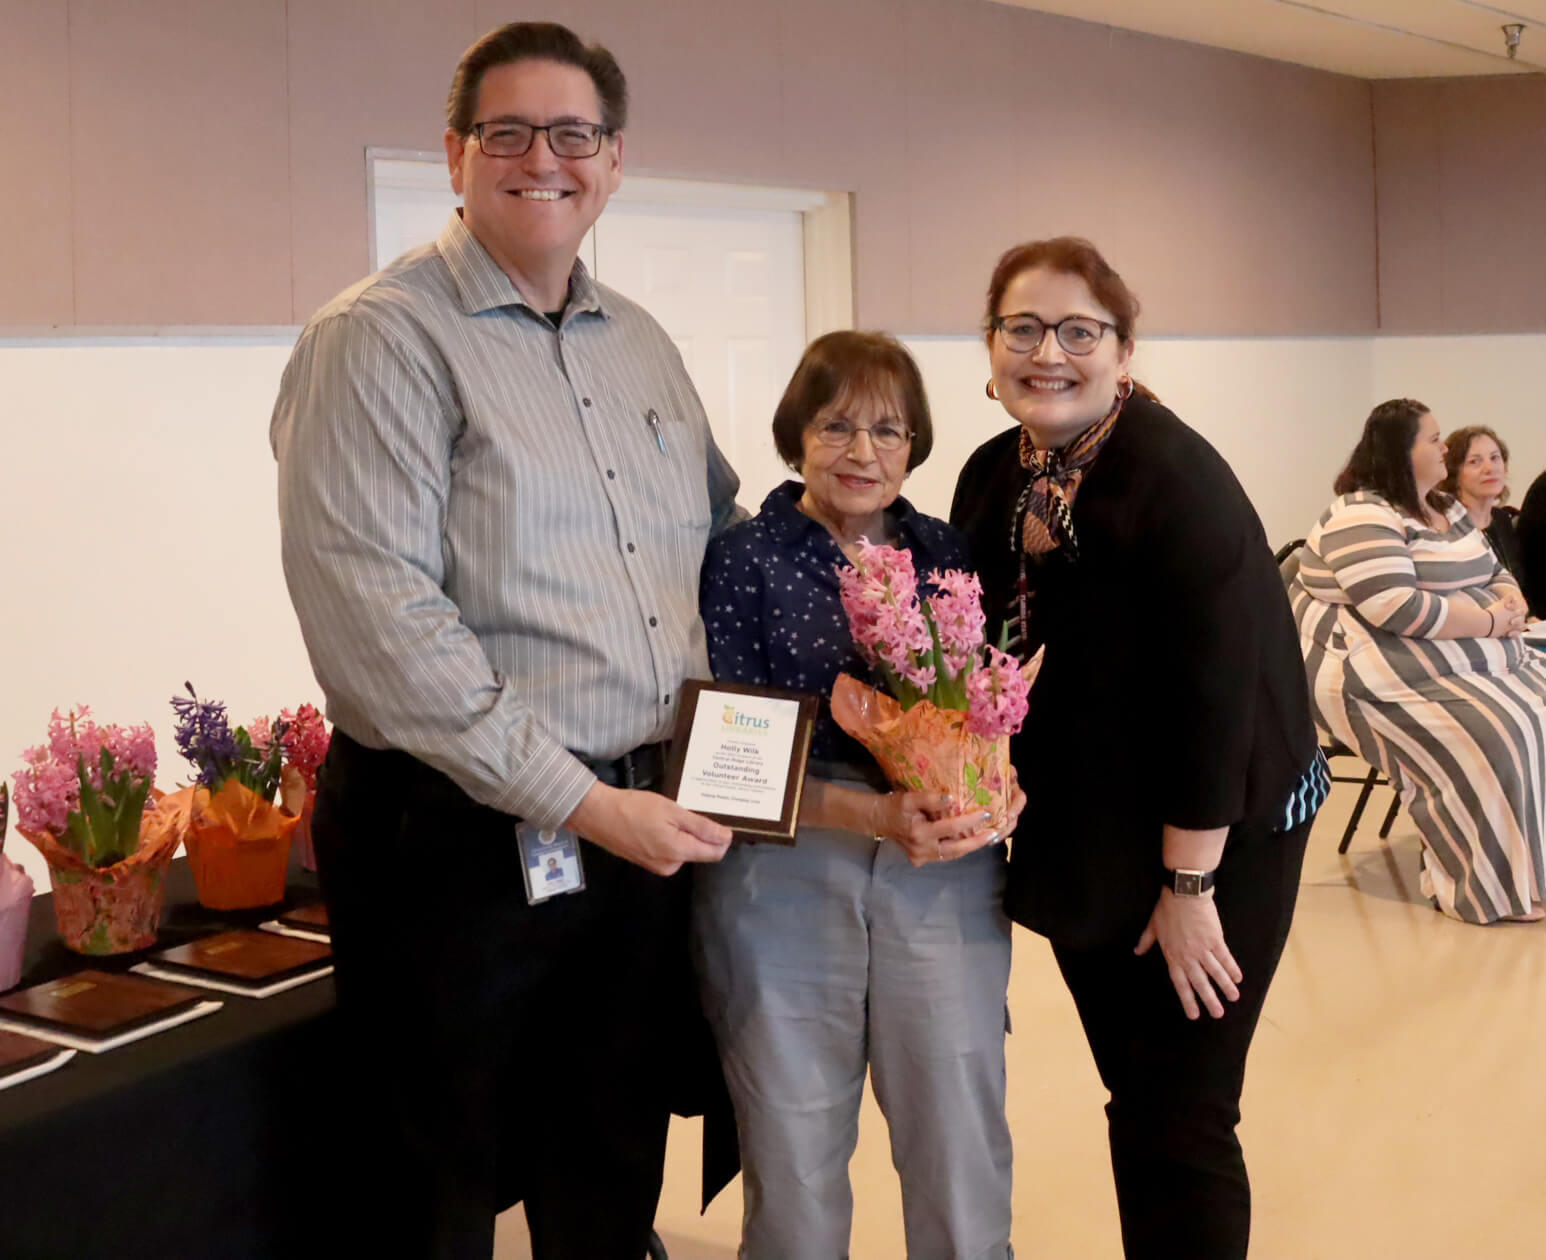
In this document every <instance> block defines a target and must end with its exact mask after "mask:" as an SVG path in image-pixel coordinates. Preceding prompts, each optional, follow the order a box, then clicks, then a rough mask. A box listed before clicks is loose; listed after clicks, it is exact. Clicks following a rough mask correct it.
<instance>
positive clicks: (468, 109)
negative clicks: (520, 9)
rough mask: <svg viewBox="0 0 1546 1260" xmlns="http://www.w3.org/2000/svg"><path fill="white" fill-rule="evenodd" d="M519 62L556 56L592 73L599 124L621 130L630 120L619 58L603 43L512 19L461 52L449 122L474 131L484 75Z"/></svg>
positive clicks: (459, 131) (552, 24)
mask: <svg viewBox="0 0 1546 1260" xmlns="http://www.w3.org/2000/svg"><path fill="white" fill-rule="evenodd" d="M515 61H556V62H557V63H558V64H559V65H563V66H578V67H579V68H580V69H581V70H583V71H585V73H586V74H588V75H590V78H591V82H592V83H594V84H595V85H596V95H597V96H599V97H600V98H601V125H602V126H603V127H605V128H606V129H607V130H608V131H621V130H622V129H623V128H624V127H626V126H627V125H628V81H627V80H626V79H625V78H623V71H622V69H621V67H619V66H618V64H617V58H616V57H614V56H613V55H612V54H611V53H609V52H608V51H607V50H606V49H605V48H603V47H602V46H601V45H600V44H586V43H585V42H584V41H583V40H581V39H580V37H579V36H578V35H576V34H575V33H574V32H573V31H571V30H570V29H569V28H568V27H567V26H560V25H559V24H558V23H557V22H510V23H508V24H506V25H504V26H501V27H499V28H498V29H497V30H492V31H490V32H489V33H488V34H487V35H485V36H484V37H483V38H482V39H480V40H479V41H478V42H477V43H476V44H474V45H473V46H472V47H471V48H469V49H468V50H467V51H466V52H464V53H463V54H462V59H461V61H459V62H458V63H457V66H456V73H455V74H454V75H452V76H451V94H450V96H449V98H448V99H447V101H446V124H447V126H449V127H450V128H451V130H452V131H454V132H456V134H457V135H459V136H466V135H470V134H471V132H472V125H473V123H475V122H477V121H478V119H477V118H476V117H474V115H475V113H476V111H477V108H478V93H479V91H481V90H482V87H483V76H484V75H485V74H487V73H488V72H489V71H490V70H492V69H493V68H494V67H495V66H505V65H509V64H510V63H511V62H515Z"/></svg>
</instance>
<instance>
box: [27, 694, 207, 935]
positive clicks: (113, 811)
mask: <svg viewBox="0 0 1546 1260" xmlns="http://www.w3.org/2000/svg"><path fill="white" fill-rule="evenodd" d="M22 757H23V761H24V762H25V764H24V765H23V766H22V768H21V770H20V771H18V772H17V774H16V797H15V800H16V821H17V829H18V830H19V831H20V832H21V833H22V835H24V836H26V837H27V839H28V840H30V841H31V842H32V843H33V844H35V845H37V847H38V849H39V850H40V851H41V852H42V854H43V857H44V859H45V860H46V861H47V862H48V871H49V878H50V881H51V882H52V884H53V889H54V912H55V915H56V917H57V919H58V922H59V935H60V938H61V939H62V940H63V941H64V943H65V945H66V946H68V947H69V948H70V949H73V950H75V951H77V952H78V953H83V954H117V953H124V952H126V951H129V950H135V949H144V948H146V947H147V946H149V945H152V944H154V942H155V939H156V930H157V928H158V927H159V926H160V922H161V909H162V905H163V903H164V900H165V894H166V889H165V879H164V877H165V874H166V868H167V865H168V864H169V863H170V862H171V860H172V855H173V853H175V852H176V850H177V845H178V842H179V841H180V840H181V839H182V838H183V832H184V823H183V820H182V819H181V818H180V817H179V816H178V815H177V813H176V812H175V811H169V810H164V809H162V808H161V807H160V806H159V804H158V803H157V802H156V801H155V800H154V799H153V797H154V795H155V789H154V780H155V774H156V737H155V733H154V732H153V731H152V730H151V729H150V726H149V725H148V724H141V725H139V726H127V727H126V726H98V725H97V724H96V722H95V721H93V719H92V717H91V710H90V709H89V708H88V707H87V706H85V705H81V706H79V707H78V708H74V709H70V710H68V711H67V712H64V713H61V712H60V711H59V710H58V709H55V710H54V713H53V716H52V718H51V719H50V721H49V725H48V742H47V743H46V744H40V745H38V746H37V747H35V748H29V749H28V750H27V751H26V752H25V753H23V754H22Z"/></svg>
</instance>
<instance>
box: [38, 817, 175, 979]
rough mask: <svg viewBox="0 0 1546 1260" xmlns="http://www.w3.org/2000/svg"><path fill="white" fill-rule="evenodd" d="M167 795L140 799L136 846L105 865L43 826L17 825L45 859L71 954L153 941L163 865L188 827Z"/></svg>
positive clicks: (119, 950) (121, 950)
mask: <svg viewBox="0 0 1546 1260" xmlns="http://www.w3.org/2000/svg"><path fill="white" fill-rule="evenodd" d="M169 799H170V798H166V797H163V798H162V799H161V800H153V801H146V802H145V812H144V814H143V815H142V816H141V817H140V843H139V848H137V849H135V850H134V852H133V853H131V854H129V856H128V857H126V858H124V859H123V861H121V862H114V863H113V864H112V865H111V866H88V865H87V864H86V862H85V861H84V859H82V858H81V857H80V855H79V854H76V853H74V852H72V851H71V850H69V849H67V848H65V847H64V845H62V844H60V843H59V841H57V840H55V839H54V837H53V836H51V835H49V834H48V833H47V832H46V831H45V832H31V831H23V832H22V835H24V836H26V837H27V839H28V840H30V841H32V843H33V844H35V845H37V847H38V849H39V851H40V852H41V853H42V854H43V858H44V860H45V861H47V863H48V877H49V881H50V883H52V884H53V887H54V917H55V919H57V920H58V923H59V939H60V940H61V941H63V942H64V944H65V947H66V948H67V949H73V950H74V951H75V952H76V953H77V954H126V953H129V952H130V951H131V950H136V949H148V948H149V947H150V946H152V945H154V944H155V943H156V930H157V929H158V928H159V927H160V926H161V909H162V906H163V905H164V903H165V901H166V868H167V867H168V866H169V865H171V862H172V855H173V854H174V853H176V852H177V846H178V844H180V843H181V842H182V839H183V836H184V834H185V832H186V831H187V828H188V818H187V815H186V813H184V812H183V811H182V810H179V809H177V808H176V807H175V805H168V804H167V803H166V802H167V801H168V800H169Z"/></svg>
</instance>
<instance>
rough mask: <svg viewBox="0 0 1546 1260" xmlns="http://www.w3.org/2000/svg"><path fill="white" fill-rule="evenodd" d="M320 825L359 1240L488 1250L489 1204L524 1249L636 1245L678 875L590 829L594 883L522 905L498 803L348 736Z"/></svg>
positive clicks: (654, 1145) (664, 1043)
mask: <svg viewBox="0 0 1546 1260" xmlns="http://www.w3.org/2000/svg"><path fill="white" fill-rule="evenodd" d="M313 831H314V836H315V840H316V849H317V861H318V866H319V875H320V877H321V880H322V887H323V892H324V895H325V897H326V899H327V904H328V912H329V919H330V922H331V924H332V931H333V949H334V954H335V959H336V964H337V969H336V972H335V977H336V980H337V985H338V1009H339V1016H340V1020H341V1025H342V1027H341V1039H342V1041H343V1044H344V1045H345V1047H346V1062H345V1064H344V1065H343V1067H344V1075H343V1079H344V1080H345V1081H346V1082H347V1088H346V1089H345V1090H344V1091H343V1093H344V1095H345V1096H344V1097H342V1098H341V1099H340V1103H341V1112H342V1113H343V1114H347V1115H348V1116H349V1117H350V1119H349V1120H348V1122H347V1124H346V1126H345V1128H344V1129H343V1131H342V1132H340V1134H339V1140H337V1141H336V1142H335V1143H334V1145H335V1146H336V1149H337V1156H338V1163H336V1164H335V1168H336V1171H337V1173H338V1176H339V1184H340V1188H341V1191H342V1193H341V1202H340V1205H339V1206H340V1224H341V1227H342V1229H343V1231H344V1233H343V1236H344V1237H346V1238H347V1239H348V1240H349V1242H350V1245H351V1250H350V1252H349V1254H358V1255H379V1256H392V1257H398V1256H400V1257H404V1258H405V1260H416V1258H417V1257H426V1258H428V1257H434V1258H436V1260H440V1258H442V1257H445V1258H448V1260H449V1258H452V1257H455V1258H457V1260H460V1258H461V1257H477V1258H478V1260H484V1258H486V1257H488V1256H489V1255H491V1254H492V1251H493V1240H494V1216H495V1214H496V1213H497V1212H498V1211H501V1210H503V1209H504V1208H506V1207H508V1206H509V1205H510V1204H512V1203H514V1202H515V1201H516V1200H518V1199H521V1200H524V1202H525V1206H526V1215H527V1220H528V1222H529V1223H530V1227H531V1234H532V1246H533V1253H534V1256H535V1257H536V1260H570V1258H573V1260H582V1258H583V1260H640V1258H641V1257H643V1256H644V1254H645V1251H646V1247H647V1240H648V1238H649V1231H650V1228H651V1223H652V1221H653V1219H654V1214H655V1207H656V1203H657V1200H658V1199H659V1195H660V1186H661V1178H662V1171H663V1167H664V1162H665V1142H666V1127H667V1121H668V1109H667V1088H666V1084H665V1082H666V1078H667V1075H668V1072H667V1069H668V1066H669V1065H668V1064H667V1063H666V1062H665V1060H666V1058H667V1051H668V1049H669V1046H670V1037H669V1029H670V1024H671V1016H672V1014H673V1013H674V1012H675V1011H677V1010H678V1009H679V1008H678V1007H677V1006H676V1005H675V1003H676V1002H677V1001H678V1000H679V998H680V995H681V994H682V993H683V992H686V991H687V990H686V989H685V988H684V986H685V985H686V984H687V983H688V982H687V980H686V977H687V974H688V973H687V954H686V922H687V918H686V915H687V902H686V898H687V884H686V881H685V880H683V879H679V878H678V879H669V880H668V879H662V878H660V877H658V876H655V875H651V874H650V873H649V872H647V871H645V870H643V869H642V868H640V867H637V866H634V865H632V864H631V863H628V862H625V861H623V860H621V859H619V858H615V857H613V856H612V855H611V854H609V853H606V852H605V851H603V850H601V849H598V848H597V847H595V846H594V845H591V844H588V843H583V842H582V844H581V853H582V861H583V863H584V867H585V877H586V888H585V890H584V891H582V892H579V893H575V894H568V895H563V896H559V897H555V898H553V899H552V900H550V901H547V902H544V903H542V904H540V905H537V906H530V905H528V904H527V902H526V893H525V886H524V883H523V881H522V876H521V856H520V851H519V846H518V844H517V843H516V838H515V821H514V820H513V819H512V818H511V817H510V816H509V815H507V814H501V813H499V812H497V811H495V810H491V809H488V808H485V807H483V806H480V805H477V804H475V803H474V802H473V801H472V800H471V799H470V798H469V797H467V795H466V794H465V793H463V792H462V791H461V790H460V789H459V788H457V787H456V786H455V785H454V784H453V783H452V782H451V781H450V780H449V779H448V778H446V777H445V776H444V775H442V774H440V773H439V772H437V771H435V770H432V769H431V768H430V767H428V766H426V765H424V764H423V763H422V762H419V761H418V760H416V759H415V758H413V757H410V756H408V755H407V754H405V753H400V752H377V751H374V750H371V749H367V748H365V747H363V746H361V745H360V744H358V743H356V742H355V741H353V740H351V739H350V738H349V737H348V736H346V735H344V734H343V733H342V732H341V731H335V732H334V735H333V743H332V747H331V749H330V751H329V754H328V759H327V764H326V766H325V767H324V770H323V773H322V775H321V778H320V783H319V788H318V797H317V809H316V815H315V820H314V824H313ZM350 1188H352V1192H351V1190H350Z"/></svg>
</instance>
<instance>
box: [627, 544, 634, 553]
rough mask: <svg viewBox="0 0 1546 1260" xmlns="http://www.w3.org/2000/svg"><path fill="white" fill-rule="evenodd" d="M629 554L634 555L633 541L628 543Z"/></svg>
mask: <svg viewBox="0 0 1546 1260" xmlns="http://www.w3.org/2000/svg"><path fill="white" fill-rule="evenodd" d="M628 554H629V555H633V544H632V543H629V544H628Z"/></svg>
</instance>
